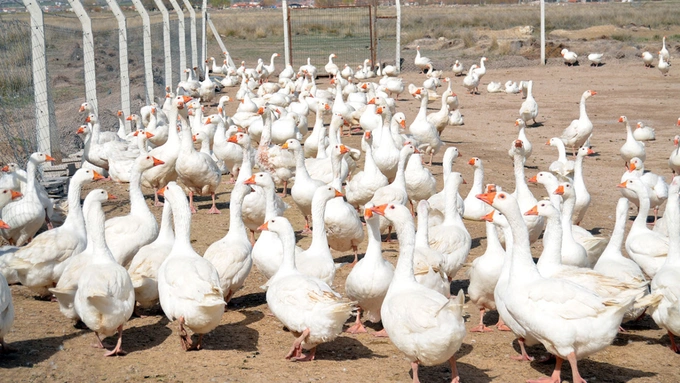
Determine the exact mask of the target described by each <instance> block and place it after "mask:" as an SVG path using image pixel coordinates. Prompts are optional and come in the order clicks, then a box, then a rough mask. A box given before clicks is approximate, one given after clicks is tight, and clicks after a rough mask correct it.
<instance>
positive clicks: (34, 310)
mask: <svg viewBox="0 0 680 383" xmlns="http://www.w3.org/2000/svg"><path fill="white" fill-rule="evenodd" d="M465 64H466V66H469V65H470V64H472V63H465ZM488 64H489V66H490V67H491V69H489V70H488V72H487V74H486V76H485V77H484V79H483V80H482V85H481V86H480V93H481V94H479V95H469V94H466V93H465V92H464V89H463V88H462V78H455V79H454V90H455V91H456V92H457V93H458V95H459V99H460V104H461V107H462V113H463V114H464V117H465V125H464V126H461V127H452V128H448V129H447V130H445V132H444V134H443V139H444V140H445V145H446V146H447V147H448V146H452V145H454V146H457V147H458V149H459V150H460V153H461V155H462V157H461V158H459V159H458V160H457V161H456V163H455V165H454V167H453V168H454V170H455V171H458V172H461V173H462V174H463V175H464V177H465V178H466V180H467V181H468V185H463V190H461V194H465V195H467V192H468V190H469V187H470V186H471V183H472V182H471V181H472V168H471V167H470V166H468V165H467V161H468V159H469V158H470V157H472V156H477V157H480V158H482V159H483V160H484V165H485V169H486V175H485V177H486V179H485V182H487V183H488V182H493V183H497V184H500V185H502V186H503V187H504V188H505V189H506V190H513V188H514V182H513V171H512V162H511V160H510V159H509V158H508V156H507V150H508V148H509V147H510V144H511V142H512V140H513V139H514V138H515V137H516V135H517V131H516V129H515V127H514V120H515V119H516V118H517V117H518V110H519V107H520V104H521V103H522V100H521V96H519V95H506V94H505V93H499V94H489V93H487V91H486V85H487V84H488V83H489V82H490V81H500V82H502V83H505V81H507V80H510V79H511V80H513V81H520V80H529V79H531V80H533V81H534V94H535V98H536V100H537V102H538V104H539V108H540V112H539V116H538V118H537V120H538V122H539V124H538V126H536V127H531V128H530V129H528V136H529V139H530V140H531V141H532V142H533V144H534V150H533V155H532V157H531V158H530V159H529V160H528V161H527V167H526V175H527V177H530V176H533V175H534V174H535V173H537V172H538V171H539V170H547V167H548V165H549V164H550V162H551V161H553V160H554V159H555V158H556V155H557V152H556V149H555V148H552V147H549V146H544V145H543V143H545V142H546V141H547V140H548V139H549V138H550V137H553V136H558V135H559V134H560V133H561V132H562V130H563V129H564V128H565V127H566V126H567V125H568V124H569V123H570V121H571V120H573V119H575V118H578V102H579V99H580V96H581V94H582V93H583V91H585V90H587V89H593V90H596V91H597V95H596V96H595V97H592V98H591V99H590V100H589V101H588V113H589V116H590V118H591V119H592V121H593V124H594V126H595V128H594V134H593V138H592V141H591V142H592V144H593V146H594V150H595V151H596V152H597V154H596V155H594V156H592V157H591V158H588V159H587V160H586V161H585V164H584V167H585V169H584V175H585V178H586V184H587V186H588V189H589V191H590V193H591V195H592V203H591V206H590V209H589V211H588V213H587V215H586V218H585V220H584V222H583V223H582V225H583V226H584V227H586V228H587V229H592V231H593V232H594V233H598V234H601V235H605V236H608V235H609V234H610V233H611V229H612V227H613V224H614V210H615V205H616V201H617V199H618V198H619V196H620V194H619V192H618V190H617V189H616V184H617V183H618V182H619V178H620V177H621V175H622V174H623V172H624V171H625V168H624V166H623V161H622V160H621V158H620V157H619V154H618V150H619V147H620V146H621V145H622V144H623V142H624V140H625V128H624V126H623V125H622V124H620V123H618V122H617V120H618V118H619V116H621V115H626V116H628V118H629V119H630V121H632V122H633V123H634V122H635V121H638V120H642V121H644V122H645V123H647V124H648V125H650V126H652V127H654V128H656V134H657V140H656V141H655V142H651V143H649V144H648V145H647V163H646V168H647V169H649V170H651V171H654V172H657V173H660V174H663V175H664V176H666V177H667V181H670V176H671V173H670V170H669V169H668V168H667V165H666V161H667V158H668V156H669V154H670V152H671V150H672V149H673V143H672V139H673V136H674V135H675V134H676V132H678V131H679V130H680V129H679V128H677V127H676V125H675V124H676V121H677V118H678V117H679V116H680V110H679V109H678V97H679V95H680V73H678V72H677V69H676V71H675V72H674V71H673V69H672V70H671V75H670V76H668V77H663V76H662V75H661V74H660V73H659V71H658V70H657V69H646V68H644V67H643V65H642V63H641V61H637V60H630V61H628V60H627V61H618V62H617V61H614V60H612V61H611V62H608V63H607V64H606V65H604V66H602V67H599V68H593V67H590V66H588V65H582V66H579V67H566V66H563V65H561V64H560V63H559V62H558V61H556V60H555V61H550V62H549V65H548V66H546V67H522V68H504V69H493V68H494V67H495V65H496V64H497V63H493V62H488ZM498 64H499V65H498V66H499V67H502V66H503V65H502V63H498ZM404 77H405V80H406V82H414V83H420V82H421V81H422V80H423V76H422V75H420V74H416V73H409V74H406V75H405V76H404ZM320 82H321V83H322V84H327V83H328V80H327V79H321V81H320ZM235 91H236V88H230V89H226V93H227V94H229V95H232V96H233V95H234V93H235ZM440 93H441V92H440ZM418 106H419V104H418V102H416V101H415V100H413V99H411V97H410V96H409V95H408V94H403V95H402V96H401V98H400V100H399V101H398V109H399V110H400V111H403V112H405V113H406V116H407V119H408V123H409V124H410V122H411V121H412V120H413V118H414V116H415V114H416V112H417V109H418ZM439 106H440V104H439V103H438V102H436V103H433V104H431V105H430V107H431V108H432V110H431V111H433V110H434V109H435V108H439ZM229 107H230V108H232V112H233V110H234V109H235V108H236V105H235V104H233V103H232V104H230V106H229ZM431 111H430V112H431ZM310 121H314V120H313V117H310ZM359 139H360V136H358V135H357V136H352V137H351V138H350V139H348V140H347V141H346V143H347V144H348V145H350V146H353V147H357V148H358V147H359ZM444 149H445V148H442V150H441V151H440V152H439V153H438V154H437V155H436V156H435V164H434V166H432V168H431V170H432V172H433V173H434V174H435V176H436V177H437V179H438V181H439V184H440V185H439V186H440V187H441V186H442V185H441V184H442V181H441V173H442V166H441V161H442V154H443V153H444ZM225 180H226V177H225ZM94 187H103V188H105V189H108V190H110V191H112V192H113V193H114V194H116V195H118V196H119V200H118V201H113V203H108V204H106V206H105V211H106V214H107V216H108V217H112V216H116V215H122V214H126V213H127V212H128V209H129V208H128V204H127V202H126V196H127V189H126V187H125V186H123V185H116V184H113V183H112V182H108V183H107V182H104V183H98V184H95V185H92V187H90V188H89V189H91V188H94ZM530 188H531V190H532V191H533V192H534V194H535V195H536V196H537V197H542V196H545V195H546V193H545V191H544V190H543V188H542V187H536V186H530ZM230 190H231V186H230V185H228V184H223V185H221V186H220V188H219V193H218V202H219V205H218V207H219V208H220V209H222V211H223V214H222V215H219V216H215V215H208V214H207V209H208V208H209V207H210V203H209V198H203V199H200V200H199V201H200V202H199V212H198V213H197V214H195V215H194V216H193V225H192V240H193V245H194V248H195V249H196V251H197V252H199V253H202V252H203V251H205V249H206V248H207V247H208V246H209V245H210V244H211V243H212V242H214V241H216V240H217V239H219V238H221V237H222V236H223V235H224V234H225V233H226V231H227V227H228V219H229V215H228V214H226V213H227V212H228V211H227V206H228V201H229V192H230ZM147 192H148V191H147ZM152 197H153V196H152V195H151V196H149V195H147V201H148V202H149V204H150V202H151V200H150V198H152ZM286 201H287V202H288V203H289V204H290V205H291V206H294V205H293V202H292V200H291V198H290V197H287V198H286ZM151 209H152V211H154V213H155V214H156V215H157V217H158V218H159V219H160V212H161V208H155V207H152V208H151ZM285 215H286V216H287V217H288V218H290V219H291V221H292V223H293V225H294V226H295V228H296V230H298V233H299V231H300V230H301V229H302V226H303V221H302V218H301V216H300V213H299V212H298V211H297V209H296V208H295V207H291V208H290V209H288V211H287V212H286V213H285ZM630 215H631V217H632V216H634V215H635V211H634V210H631V211H630ZM465 224H466V226H467V228H468V230H469V231H470V234H471V235H472V238H473V248H472V250H471V252H470V255H469V257H468V262H471V261H472V260H473V259H475V257H477V256H479V255H481V254H482V253H483V252H484V250H485V244H486V239H485V233H484V225H483V223H480V222H469V221H466V222H465ZM629 226H630V224H629ZM299 239H300V240H299V244H300V245H301V246H302V247H303V248H305V247H307V246H308V245H309V243H310V241H311V236H308V235H304V236H302V235H300V236H299ZM365 246H366V242H364V243H362V244H361V246H360V253H363V251H364V249H365ZM383 250H384V253H383V254H384V256H385V257H386V258H387V259H389V260H390V261H391V262H396V259H397V258H396V256H397V253H398V245H396V244H385V245H384V246H383ZM533 250H534V251H533V254H534V255H535V256H536V257H537V256H538V255H539V254H540V251H541V245H540V241H539V243H537V244H536V245H534V249H533ZM334 256H335V258H336V261H337V262H347V261H349V260H351V254H349V253H337V252H334ZM349 271H350V269H349V268H348V267H342V268H340V269H339V270H338V273H337V274H336V278H335V284H334V287H335V288H336V290H337V291H339V292H341V293H342V292H344V281H345V278H346V276H347V274H348V273H349ZM466 272H467V266H466V267H463V269H461V270H460V271H459V273H458V275H457V277H456V278H455V280H454V282H453V283H452V286H451V291H452V292H454V293H455V292H457V291H458V290H459V289H460V288H463V289H466V287H467V284H468V279H467V277H466ZM264 282H265V279H264V278H263V276H262V274H261V273H260V272H259V271H258V270H257V269H256V268H253V270H252V272H251V273H250V275H249V277H248V279H247V281H246V284H245V287H244V288H243V289H242V290H241V291H239V292H238V293H237V294H236V295H235V298H234V299H233V300H232V302H231V303H230V305H229V307H228V310H227V312H225V314H224V316H223V318H222V323H221V325H220V326H219V327H217V329H215V330H214V331H212V332H211V333H210V334H209V335H208V336H207V337H206V339H205V342H204V345H205V349H204V350H202V351H199V352H188V353H187V352H184V351H182V350H181V348H180V344H179V341H178V339H177V335H178V331H177V327H176V324H175V323H168V320H167V319H166V318H165V317H163V316H160V315H157V313H156V312H148V314H150V316H148V317H146V318H133V319H131V320H130V321H129V322H128V323H127V325H126V326H125V331H124V337H123V345H124V347H125V349H126V350H127V351H128V352H129V354H128V355H127V356H124V357H116V358H104V357H103V356H102V355H103V352H102V351H101V350H98V349H95V348H92V347H90V345H91V344H92V343H93V341H94V339H95V338H94V335H93V334H92V333H90V332H89V331H83V330H77V329H75V328H74V327H73V326H72V323H71V322H70V321H69V320H67V319H66V318H65V317H63V316H62V315H61V314H60V313H59V309H58V306H57V304H56V303H52V302H45V301H39V300H36V299H34V298H33V296H32V294H31V293H30V292H29V291H28V290H27V289H25V288H23V287H21V286H13V287H12V295H13V299H14V304H15V308H16V321H15V324H14V328H13V329H12V331H11V332H10V333H9V335H7V337H6V341H8V342H9V343H10V344H11V345H12V346H13V347H14V348H17V349H18V350H19V351H18V352H17V353H14V354H10V355H0V381H1V382H26V381H35V382H43V381H50V382H52V381H54V382H56V381H59V382H94V381H114V382H119V381H149V382H151V381H158V382H225V381H240V382H260V381H277V382H303V381H304V382H311V381H325V382H350V381H351V382H356V381H365V382H385V381H387V382H408V381H410V380H411V375H410V367H409V364H408V363H407V361H406V360H405V358H404V357H403V355H402V354H401V352H399V351H398V350H397V349H396V348H395V347H394V346H393V345H392V344H391V343H390V341H389V340H388V339H383V338H379V339H378V338H374V337H373V336H371V334H370V333H369V334H362V335H359V336H352V335H344V334H343V335H341V336H340V337H339V338H338V339H336V340H335V341H334V342H331V343H327V344H323V345H321V346H319V349H318V352H317V354H316V357H317V359H316V360H315V361H313V362H309V363H291V362H289V361H286V360H285V359H284V358H283V357H284V355H285V354H286V352H287V351H288V348H289V347H290V345H291V343H292V341H293V336H292V335H291V334H289V333H287V332H286V331H284V329H283V328H282V325H281V323H280V322H279V321H278V320H277V319H276V318H275V317H272V316H270V315H268V313H269V310H268V309H267V305H266V301H265V293H264V292H263V291H262V290H261V289H260V288H259V286H261V285H262V284H263V283H264ZM465 312H466V313H467V315H468V318H467V325H468V326H470V327H472V326H474V325H475V324H476V323H477V321H478V320H479V316H478V315H479V314H478V310H477V308H476V307H475V306H474V304H472V303H469V304H467V306H466V308H465ZM539 315H540V314H539ZM351 320H353V318H351ZM496 320H497V315H496V314H495V312H494V313H491V314H489V315H488V318H487V321H486V322H487V324H489V325H490V324H493V323H495V322H496ZM624 327H625V329H626V332H623V333H620V334H619V335H618V336H617V338H616V340H615V341H614V344H613V345H612V346H610V347H608V348H606V349H605V350H603V351H601V352H599V353H597V354H595V355H593V356H592V357H589V358H587V359H585V360H582V361H580V362H579V367H580V369H581V373H582V375H583V376H584V378H585V379H587V380H588V381H590V382H631V383H633V382H635V383H642V382H677V381H679V380H680V356H678V355H675V354H673V353H672V352H671V351H670V350H669V349H668V347H667V346H668V344H669V339H668V336H667V335H666V334H665V331H663V330H661V329H659V328H658V327H657V326H656V325H655V324H654V322H653V320H652V319H651V318H650V317H649V316H646V317H645V318H644V319H643V320H641V321H639V322H637V323H629V324H625V325H624ZM377 329H379V327H378V328H377ZM369 331H370V332H372V330H369ZM517 350H518V347H517V343H516V342H515V341H514V336H513V335H512V334H511V333H506V332H498V331H494V332H493V333H484V334H479V333H468V334H467V335H466V337H465V339H464V342H463V345H462V347H461V349H460V350H459V351H458V352H457V353H456V358H457V359H458V369H459V372H460V377H461V381H462V382H468V383H486V382H524V381H525V380H526V379H530V378H538V377H541V376H546V375H548V374H549V373H550V372H551V371H552V368H553V365H552V364H544V363H539V362H532V363H526V362H516V361H514V360H511V359H510V358H509V357H510V356H512V355H515V354H516V353H517ZM530 351H531V352H533V353H534V354H537V355H539V356H540V355H544V354H545V350H544V349H543V348H542V347H541V346H537V347H535V348H533V349H531V350H530ZM562 376H563V379H564V380H566V381H571V373H570V371H569V368H568V367H567V366H566V364H565V367H564V368H563V375H562ZM420 378H421V380H422V381H423V382H444V381H447V379H450V371H449V367H448V365H440V366H434V367H422V368H421V369H420Z"/></svg>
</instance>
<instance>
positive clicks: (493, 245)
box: [418, 222, 507, 254]
mask: <svg viewBox="0 0 680 383" xmlns="http://www.w3.org/2000/svg"><path fill="white" fill-rule="evenodd" d="M485 228H486V252H485V253H489V252H491V253H493V254H504V253H505V251H504V250H503V246H502V245H501V241H500V240H499V239H498V231H497V230H496V225H494V224H493V223H492V222H486V223H485ZM418 230H420V227H418ZM505 238H506V241H507V236H506V237H505Z"/></svg>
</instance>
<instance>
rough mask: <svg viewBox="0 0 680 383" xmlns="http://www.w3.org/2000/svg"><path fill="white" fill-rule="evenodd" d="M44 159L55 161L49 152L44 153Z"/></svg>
mask: <svg viewBox="0 0 680 383" xmlns="http://www.w3.org/2000/svg"><path fill="white" fill-rule="evenodd" d="M45 161H56V160H55V159H54V157H52V156H50V155H49V154H45Z"/></svg>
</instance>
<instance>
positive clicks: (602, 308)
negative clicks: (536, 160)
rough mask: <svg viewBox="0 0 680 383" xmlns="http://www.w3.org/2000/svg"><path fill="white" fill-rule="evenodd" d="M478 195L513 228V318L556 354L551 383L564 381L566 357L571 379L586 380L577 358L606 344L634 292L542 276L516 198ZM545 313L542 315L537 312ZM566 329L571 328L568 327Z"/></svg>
mask: <svg viewBox="0 0 680 383" xmlns="http://www.w3.org/2000/svg"><path fill="white" fill-rule="evenodd" d="M480 199H482V200H483V201H485V202H487V203H489V204H490V205H492V206H493V207H495V208H496V209H498V210H500V211H501V212H502V213H503V214H504V215H505V217H506V218H507V220H508V222H509V223H510V228H511V229H512V233H513V237H514V243H513V250H512V262H511V273H512V275H513V278H510V280H509V283H508V285H507V294H506V297H505V305H506V308H507V310H508V312H509V313H510V314H511V316H512V317H513V318H514V319H515V320H516V321H517V322H518V323H519V324H520V325H521V326H522V327H523V328H524V329H525V330H526V332H527V335H530V336H532V337H534V338H536V339H538V340H539V341H540V342H541V343H543V345H544V346H545V347H546V349H547V350H548V352H550V353H551V354H553V355H555V357H556V358H557V363H556V366H555V367H556V368H555V370H554V372H553V374H552V376H551V379H552V380H551V381H553V382H557V381H560V370H561V365H562V361H563V360H564V359H568V360H569V364H570V365H571V367H572V375H573V379H574V380H575V381H577V382H584V380H583V378H582V377H581V375H580V374H579V371H578V367H577V359H579V358H583V357H586V356H588V355H590V354H592V353H594V352H597V351H599V350H601V349H603V348H605V347H606V346H608V345H609V344H610V343H611V342H612V341H613V340H614V338H615V337H616V335H617V333H618V328H619V323H621V320H622V318H623V315H624V314H625V312H626V311H627V309H628V308H629V307H630V306H631V304H632V302H633V300H634V299H635V296H633V295H624V294H622V295H621V296H619V297H617V298H616V299H611V298H602V297H600V296H598V295H596V294H594V293H592V292H591V291H589V290H586V289H584V288H582V287H579V286H577V285H574V284H572V283H570V282H567V281H563V280H559V279H546V278H543V277H542V276H541V275H540V274H539V272H538V270H537V268H536V265H535V264H534V261H533V259H532V257H531V249H530V247H529V246H530V245H529V235H528V232H527V230H526V228H525V227H526V226H525V225H524V221H523V220H522V216H521V215H522V213H521V212H520V210H519V206H518V204H517V201H516V200H515V198H514V197H513V196H511V195H509V194H507V193H504V192H500V193H487V194H483V195H480ZM537 312H541V315H540V316H537V315H536V313H537ZM567 330H568V331H567Z"/></svg>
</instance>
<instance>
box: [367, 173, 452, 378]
mask: <svg viewBox="0 0 680 383" xmlns="http://www.w3.org/2000/svg"><path fill="white" fill-rule="evenodd" d="M451 178H453V177H451ZM371 210H372V211H373V212H375V213H378V214H380V215H383V216H385V217H386V218H387V219H389V220H390V221H391V222H392V224H393V225H394V227H395V228H396V230H397V235H398V237H399V242H400V246H399V260H398V261H397V267H396V268H395V270H394V278H393V279H392V283H390V287H389V289H388V290H387V295H386V296H385V300H384V301H383V305H382V308H381V310H380V314H381V317H382V322H383V326H384V327H385V331H386V332H387V334H388V335H389V337H390V340H391V341H392V343H394V345H395V346H396V347H397V348H398V349H399V350H400V351H401V352H403V353H404V354H406V357H407V358H408V360H409V361H410V362H411V368H412V370H413V381H414V382H418V381H419V380H418V365H420V364H422V365H426V366H432V365H437V364H440V363H443V362H445V361H447V360H448V362H449V364H450V365H451V374H452V376H453V380H452V382H457V381H459V377H458V370H457V368H456V359H455V357H454V353H455V352H456V351H457V350H458V349H459V348H460V345H461V344H462V342H463V338H464V337H465V323H464V321H463V317H462V311H463V303H464V301H465V297H464V294H463V291H462V290H461V291H459V292H458V295H457V296H456V298H453V299H449V298H447V297H445V296H444V295H442V294H440V293H438V292H436V291H434V290H432V289H430V288H427V287H425V286H423V285H421V284H419V283H418V282H416V279H415V277H414V269H413V251H414V247H415V228H414V224H413V218H412V217H411V214H410V213H409V211H408V209H407V208H406V207H404V206H400V205H394V204H390V205H381V206H377V207H373V208H372V209H371Z"/></svg>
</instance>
